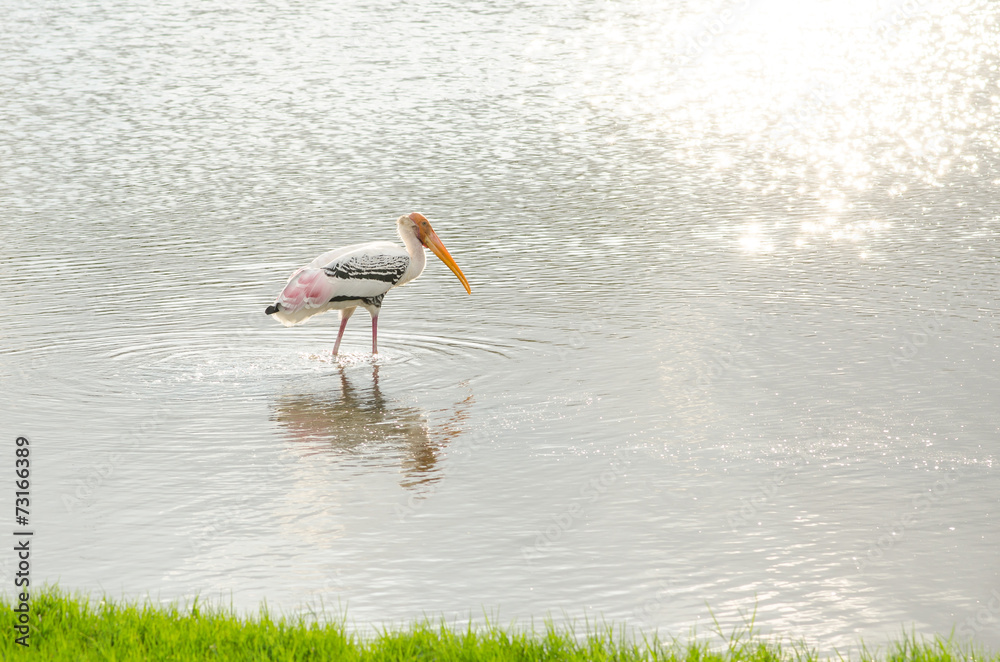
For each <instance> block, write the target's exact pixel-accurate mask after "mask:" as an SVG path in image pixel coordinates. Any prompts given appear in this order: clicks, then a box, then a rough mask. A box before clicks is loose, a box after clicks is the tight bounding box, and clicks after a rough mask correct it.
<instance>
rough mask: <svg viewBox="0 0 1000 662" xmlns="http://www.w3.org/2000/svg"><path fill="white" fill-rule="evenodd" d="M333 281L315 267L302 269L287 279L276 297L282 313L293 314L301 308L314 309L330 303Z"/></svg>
mask: <svg viewBox="0 0 1000 662" xmlns="http://www.w3.org/2000/svg"><path fill="white" fill-rule="evenodd" d="M332 296H333V281H332V280H331V279H330V278H329V277H328V276H327V275H326V274H325V273H323V270H322V269H316V268H315V267H302V268H301V269H299V270H298V271H296V272H295V273H294V274H292V277H291V278H289V279H288V284H287V285H285V289H283V290H282V291H281V294H280V295H279V296H278V303H280V304H281V309H282V310H283V311H288V312H295V311H296V310H301V309H302V308H316V307H317V306H322V305H323V304H325V303H328V302H329V301H330V298H331V297H332Z"/></svg>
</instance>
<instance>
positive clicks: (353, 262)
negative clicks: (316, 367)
mask: <svg viewBox="0 0 1000 662" xmlns="http://www.w3.org/2000/svg"><path fill="white" fill-rule="evenodd" d="M396 229H397V231H398V232H399V238H400V239H402V240H403V244H405V246H406V248H403V247H402V246H400V245H399V244H394V243H392V242H389V241H372V242H369V243H367V244H353V245H351V246H344V247H343V248H335V249H334V250H332V251H327V252H326V253H323V254H322V255H320V256H319V257H317V258H316V259H315V260H313V261H312V262H310V263H309V264H307V265H306V266H304V267H302V268H301V269H299V270H297V271H296V272H295V273H293V274H292V275H291V276H290V277H289V279H288V284H287V285H285V289H283V290H282V291H281V294H279V295H278V299H277V300H276V301H275V302H274V305H271V306H268V307H267V309H266V310H265V311H264V312H265V313H266V314H268V315H272V316H273V317H274V318H275V319H276V320H278V321H279V322H281V323H282V324H284V325H285V326H294V325H296V324H301V323H302V322H305V321H306V320H307V319H309V318H310V317H312V316H313V315H318V314H320V313H325V312H326V311H328V310H339V311H340V332H339V333H338V334H337V342H336V343H335V344H334V345H333V355H334V356H336V355H337V352H338V351H339V350H340V339H341V338H343V337H344V328H346V327H347V320H349V319H350V318H351V315H353V314H354V310H355V309H356V308H357V307H358V306H362V307H364V309H365V310H367V311H368V312H369V313H370V314H371V316H372V354H378V313H379V310H381V308H382V299H383V298H385V294H386V292H388V291H389V290H391V289H392V288H394V287H396V286H398V285H405V284H406V283H408V282H410V281H411V280H413V279H414V278H416V277H417V276H419V275H420V274H421V272H422V271H423V270H424V265H425V264H426V262H427V260H426V258H425V256H424V246H426V247H427V248H429V249H431V252H433V253H434V254H435V255H437V256H438V257H439V258H440V259H441V261H442V262H444V263H445V264H446V265H448V268H449V269H451V270H452V272H454V274H455V275H456V276H458V279H459V280H460V281H462V285H464V286H465V291H466V292H468V293H469V294H472V289H471V288H470V287H469V281H468V280H466V279H465V274H463V273H462V270H461V269H459V268H458V265H457V264H455V260H454V259H453V258H452V257H451V253H449V252H448V249H447V248H445V247H444V244H443V243H441V239H439V238H438V236H437V233H436V232H434V229H433V228H432V227H431V224H430V221H428V220H427V219H426V218H424V216H423V215H422V214H418V213H417V212H413V213H412V214H409V215H403V216H400V217H399V218H398V219H397V220H396Z"/></svg>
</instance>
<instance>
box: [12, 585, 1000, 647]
mask: <svg viewBox="0 0 1000 662" xmlns="http://www.w3.org/2000/svg"><path fill="white" fill-rule="evenodd" d="M12 606H13V605H12V602H11V599H10V598H8V597H6V596H4V597H0V633H2V635H0V656H2V658H3V659H4V660H15V659H39V660H73V661H76V660H122V661H124V660H185V661H186V660H338V661H339V660H345V661H351V660H373V661H374V660H442V661H443V660H525V661H535V660H615V661H622V662H624V661H629V660H664V661H671V662H679V661H681V660H683V661H685V662H778V661H785V660H788V661H792V660H795V661H802V662H805V661H807V660H818V659H821V658H819V657H818V656H817V655H816V654H815V653H814V652H812V651H810V650H808V649H807V648H805V647H804V646H801V645H798V646H795V645H788V644H783V643H782V642H780V641H777V640H771V639H768V640H765V639H762V638H761V637H760V636H759V635H757V633H756V632H755V631H754V627H753V621H752V618H751V619H750V620H749V621H748V625H747V626H746V627H745V628H742V629H740V630H738V631H735V632H732V633H730V634H729V635H728V636H724V637H723V638H722V639H717V642H722V643H715V644H710V643H709V642H707V641H697V640H692V641H691V642H689V643H682V642H679V641H671V642H663V641H660V640H659V639H655V638H649V639H645V640H642V639H641V638H640V640H639V641H635V640H634V637H633V640H632V641H630V640H628V639H627V638H626V637H625V636H624V632H623V631H620V630H619V631H618V632H616V631H615V630H614V628H612V627H609V626H602V627H597V628H594V627H588V630H587V635H586V636H584V637H577V636H576V635H575V633H574V632H572V631H571V630H568V629H560V628H558V627H556V626H553V625H551V624H550V625H548V626H547V627H546V629H545V631H544V632H542V633H536V632H531V631H526V630H524V629H518V628H506V629H505V628H502V627H496V626H485V627H473V626H471V625H470V626H465V627H454V626H451V627H450V626H448V625H446V624H444V623H439V624H434V623H430V622H423V623H416V624H414V625H411V626H410V627H408V628H405V629H396V630H386V631H383V632H381V633H379V634H378V635H376V636H373V637H360V636H358V635H355V634H350V633H348V632H347V630H346V629H345V627H344V623H343V621H342V620H341V621H334V622H330V623H323V624H317V623H315V622H311V621H309V620H306V619H304V618H276V617H274V616H272V615H271V614H270V613H269V612H268V611H267V610H265V609H262V610H261V611H260V613H259V614H258V615H257V616H256V617H254V618H241V617H239V616H238V615H236V614H235V613H234V612H233V611H231V610H226V609H220V608H214V607H212V608H205V607H203V606H199V605H198V604H197V603H195V604H194V605H192V606H191V607H190V608H188V609H184V610H181V609H179V608H178V607H177V606H176V605H173V606H167V607H163V606H160V605H155V604H152V603H149V602H146V603H137V602H126V601H122V602H114V601H111V600H107V599H105V600H101V601H100V602H96V603H95V602H93V601H90V600H88V599H86V598H81V597H79V596H73V595H69V594H67V593H65V592H63V591H61V590H59V589H58V588H45V589H41V590H39V591H36V592H35V593H34V594H33V595H32V601H31V610H32V618H31V627H32V630H31V637H30V639H29V641H30V647H29V648H27V649H25V648H23V647H22V646H20V645H18V644H16V643H15V642H14V637H15V636H16V633H15V632H14V629H13V626H14V625H15V623H16V617H17V615H16V614H15V613H14V612H13V611H12V610H11V607H12ZM719 634H722V633H721V632H719ZM834 659H837V658H834ZM856 659H859V660H863V661H864V660H885V661H887V662H910V661H912V662H932V661H934V662H937V661H942V662H943V661H950V660H990V661H991V662H1000V655H987V654H984V653H980V652H976V651H973V650H971V649H966V648H961V647H959V646H958V645H956V644H954V643H953V642H951V641H950V640H943V639H940V638H936V639H933V640H918V639H917V638H916V637H915V636H914V635H905V634H904V635H903V636H902V638H901V639H899V640H897V641H896V642H895V643H892V644H890V645H889V647H888V648H887V649H886V650H884V651H877V650H876V651H870V650H868V649H862V652H861V653H860V654H859V656H858V657H857V658H856Z"/></svg>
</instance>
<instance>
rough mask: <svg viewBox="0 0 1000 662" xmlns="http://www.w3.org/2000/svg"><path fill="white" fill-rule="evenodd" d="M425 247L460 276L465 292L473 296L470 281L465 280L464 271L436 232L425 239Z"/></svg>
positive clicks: (432, 232)
mask: <svg viewBox="0 0 1000 662" xmlns="http://www.w3.org/2000/svg"><path fill="white" fill-rule="evenodd" d="M424 245H425V246H427V248H429V249H431V252H432V253H434V254H435V255H437V256H438V259H440V260H441V261H442V262H444V263H445V264H446V265H448V268H449V269H451V272H452V273H453V274H455V275H456V276H458V279H459V280H460V281H462V285H464V286H465V291H466V292H468V293H469V294H472V288H471V287H469V281H468V280H466V279H465V274H463V273H462V270H461V269H459V268H458V265H457V264H455V259H454V258H453V257H452V256H451V253H449V252H448V249H447V248H445V247H444V244H443V243H441V239H440V238H439V237H438V236H437V233H436V232H434V231H433V230H431V232H430V235H429V236H428V237H426V238H425V239H424Z"/></svg>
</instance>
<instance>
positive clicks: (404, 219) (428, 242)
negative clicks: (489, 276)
mask: <svg viewBox="0 0 1000 662" xmlns="http://www.w3.org/2000/svg"><path fill="white" fill-rule="evenodd" d="M397 223H398V225H399V234H400V236H405V235H404V233H411V234H412V235H413V236H415V237H416V238H417V241H419V242H420V243H421V244H423V245H424V246H426V247H427V248H429V249H430V250H431V252H432V253H434V254H435V255H437V256H438V259H440V260H441V261H442V262H444V263H445V264H446V265H447V266H448V268H449V269H451V271H452V273H454V274H455V275H456V276H458V280H460V281H461V282H462V285H463V286H464V287H465V291H466V292H468V293H469V294H472V288H471V287H469V281H468V280H466V278H465V274H463V273H462V270H461V269H459V268H458V264H456V263H455V260H454V258H452V256H451V253H449V252H448V249H447V248H445V247H444V243H442V242H441V239H440V238H439V237H438V236H437V233H436V232H434V228H432V227H431V222H430V221H428V220H427V218H426V217H425V216H424V215H423V214H420V213H418V212H413V213H412V214H408V215H403V216H400V217H399V221H398V222H397Z"/></svg>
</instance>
